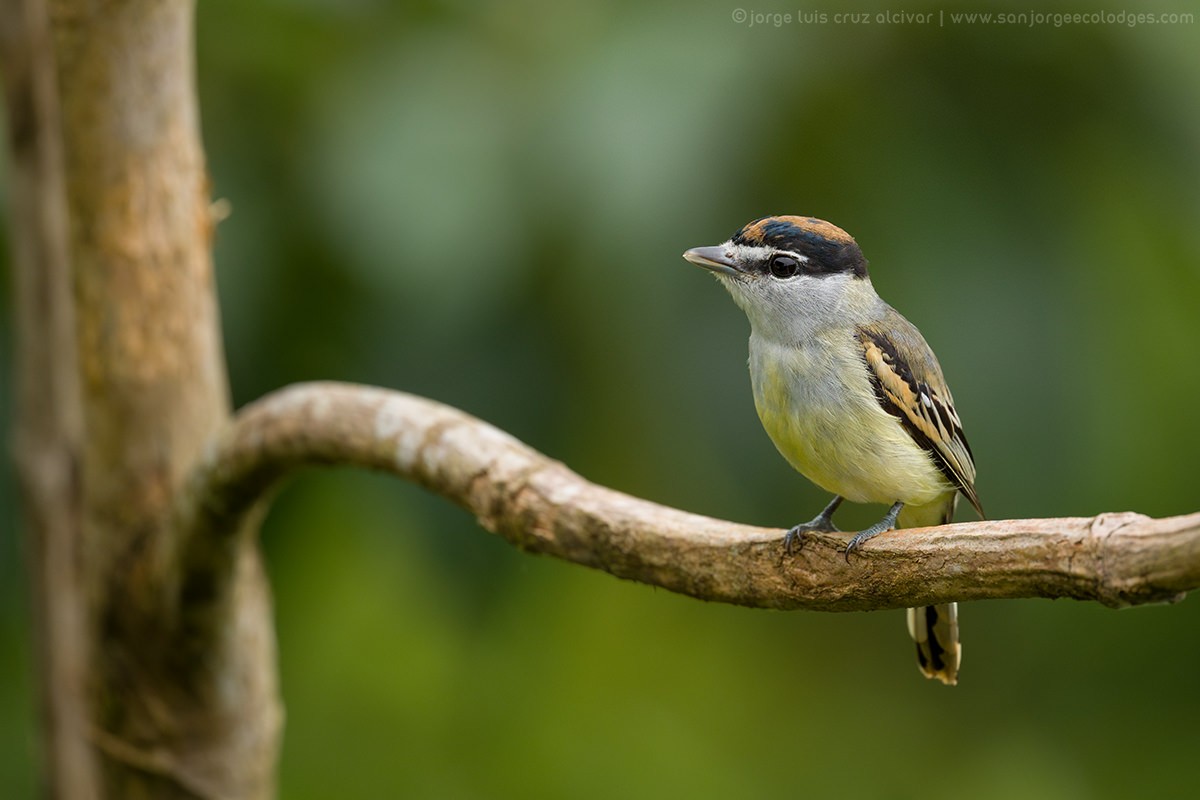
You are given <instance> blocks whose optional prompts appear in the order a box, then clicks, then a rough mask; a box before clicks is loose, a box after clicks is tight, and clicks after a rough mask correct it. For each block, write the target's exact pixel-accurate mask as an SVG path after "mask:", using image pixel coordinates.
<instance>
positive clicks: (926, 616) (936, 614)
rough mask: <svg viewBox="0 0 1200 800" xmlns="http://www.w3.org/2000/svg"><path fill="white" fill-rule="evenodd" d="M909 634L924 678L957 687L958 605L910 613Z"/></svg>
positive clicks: (948, 604) (960, 653) (959, 648)
mask: <svg viewBox="0 0 1200 800" xmlns="http://www.w3.org/2000/svg"><path fill="white" fill-rule="evenodd" d="M908 633H909V635H910V636H912V638H913V641H914V642H916V643H917V664H918V665H919V666H920V668H921V672H923V673H924V674H925V677H926V678H937V679H938V680H939V681H941V682H942V683H944V684H946V685H948V686H953V685H954V684H956V683H958V666H959V664H960V663H961V662H962V644H961V643H960V642H959V641H958V603H947V604H945V605H938V606H925V607H924V608H910V609H908Z"/></svg>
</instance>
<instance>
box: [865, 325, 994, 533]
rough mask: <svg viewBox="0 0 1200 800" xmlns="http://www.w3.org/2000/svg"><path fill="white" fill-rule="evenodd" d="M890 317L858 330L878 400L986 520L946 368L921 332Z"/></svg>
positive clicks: (968, 448) (969, 451)
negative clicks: (938, 361) (946, 376)
mask: <svg viewBox="0 0 1200 800" xmlns="http://www.w3.org/2000/svg"><path fill="white" fill-rule="evenodd" d="M888 312H889V313H888V314H887V316H885V318H884V319H883V320H881V321H880V322H878V323H873V324H869V325H864V326H861V327H860V328H859V329H858V337H859V342H860V343H861V344H862V347H863V357H864V359H865V361H866V364H867V374H868V375H869V376H870V379H871V385H872V387H873V388H874V389H875V397H876V398H877V399H878V400H879V405H880V406H882V407H883V410H884V411H886V412H888V413H889V414H891V415H892V416H894V417H897V418H898V419H899V420H900V423H901V424H902V425H903V426H904V429H905V430H906V431H908V433H909V435H911V436H912V438H913V440H914V441H915V442H916V443H917V444H918V445H920V446H921V447H922V448H924V449H925V450H926V451H927V452H928V453H929V454H930V455H932V456H933V459H934V462H935V463H936V464H937V465H938V468H939V469H940V470H941V471H942V474H943V475H945V476H946V478H947V480H949V481H950V482H951V483H952V484H954V485H955V486H957V487H958V489H959V491H961V492H962V493H963V496H964V497H966V498H967V500H969V501H970V502H971V505H972V506H974V507H975V510H976V511H978V512H979V516H981V517H982V516H983V515H984V514H983V507H982V506H981V505H980V504H979V496H978V495H977V494H976V493H975V458H974V456H972V455H971V446H970V445H969V444H967V437H966V436H965V435H964V434H963V429H962V421H961V420H960V419H959V418H958V412H957V411H955V410H954V400H953V398H952V397H951V396H950V389H949V387H947V386H946V381H945V379H944V378H943V377H942V370H941V367H939V366H938V363H937V359H936V358H935V357H934V355H933V351H932V350H930V349H929V345H927V344H926V343H925V339H924V338H923V337H922V336H921V333H920V331H918V330H917V329H916V327H914V326H913V324H912V323H911V322H909V321H908V320H906V319H905V318H904V317H903V316H901V315H900V313H899V312H897V311H895V310H894V309H891V308H889V309H888Z"/></svg>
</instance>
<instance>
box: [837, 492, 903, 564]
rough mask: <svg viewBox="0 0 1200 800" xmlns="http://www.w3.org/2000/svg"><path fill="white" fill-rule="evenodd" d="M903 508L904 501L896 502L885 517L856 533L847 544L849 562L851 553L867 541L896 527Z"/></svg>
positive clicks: (847, 559)
mask: <svg viewBox="0 0 1200 800" xmlns="http://www.w3.org/2000/svg"><path fill="white" fill-rule="evenodd" d="M902 508H904V503H900V502H897V503H895V504H894V505H893V506H892V507H891V508H890V509H888V513H887V514H886V515H884V517H883V519H881V520H879V522H876V523H875V524H874V525H872V526H871V527H869V528H865V529H864V530H862V531H860V532H858V533H856V534H855V535H854V538H853V539H851V540H850V542H849V544H847V545H846V561H847V563H848V562H849V561H850V554H851V553H853V552H855V551H857V550H858V548H860V547H862V546H863V545H864V544H865V543H866V542H867V541H869V540H871V539H874V538H875V537H876V536H878V535H879V534H881V533H887V532H888V531H890V530H893V529H895V527H896V517H897V516H899V515H900V509H902Z"/></svg>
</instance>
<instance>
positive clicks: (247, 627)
mask: <svg viewBox="0 0 1200 800" xmlns="http://www.w3.org/2000/svg"><path fill="white" fill-rule="evenodd" d="M7 5H8V7H7V8H6V9H5V10H4V20H5V21H4V25H5V29H4V36H3V39H4V43H5V46H4V56H5V63H4V74H5V77H6V84H7V92H8V99H9V108H10V120H11V131H10V139H11V143H12V155H13V159H12V160H13V172H14V189H15V191H14V219H13V221H14V230H13V236H14V240H15V253H14V255H15V258H14V272H15V275H16V279H15V280H16V294H17V306H18V308H19V309H20V312H19V313H20V316H19V318H18V320H17V338H18V343H17V356H18V366H17V369H18V375H17V380H18V383H19V386H20V388H19V391H18V399H19V410H18V423H17V431H18V434H17V435H16V437H15V442H14V447H15V450H16V453H17V458H18V462H19V470H20V473H21V475H22V482H23V494H24V502H25V505H26V511H27V518H28V520H29V525H30V535H31V540H32V542H33V546H31V548H30V555H31V559H32V562H33V564H32V570H31V572H32V574H33V575H34V576H35V580H34V583H33V587H32V588H33V592H34V595H35V597H34V603H33V605H34V607H35V608H36V609H37V612H38V620H37V623H36V624H37V626H38V628H39V630H40V631H41V633H40V634H39V637H40V638H39V647H38V653H39V657H40V659H41V667H42V669H41V673H42V676H43V703H42V705H43V714H44V718H45V720H46V723H47V724H46V748H45V750H46V754H47V763H46V772H47V775H48V777H49V783H50V787H49V789H50V794H51V795H53V796H59V797H70V798H88V797H97V798H100V797H114V798H116V797H120V798H126V797H222V798H235V797H236V798H243V797H246V798H249V797H267V796H270V795H271V794H272V793H273V780H274V779H273V771H274V765H275V760H276V752H277V749H278V737H279V729H280V720H281V713H280V710H279V704H278V700H277V692H276V675H275V645H274V634H273V631H272V626H271V614H270V602H269V592H268V589H267V585H266V581H265V580H264V577H263V574H262V570H261V566H260V563H259V557H258V553H257V549H256V545H255V543H254V538H253V537H252V536H249V535H243V536H237V537H232V539H233V541H234V545H233V547H234V548H235V564H236V566H235V568H234V570H233V572H232V577H231V579H230V580H229V581H228V586H227V587H223V591H224V592H226V593H227V594H228V597H229V598H230V602H227V603H223V604H219V605H218V606H217V607H218V609H219V610H220V612H221V613H222V617H221V618H220V619H216V620H212V621H211V623H212V624H210V625H208V626H207V627H205V628H203V630H204V631H205V632H206V634H207V635H208V638H207V639H205V640H203V641H198V640H196V637H195V635H194V634H195V630H196V628H195V626H194V625H189V624H187V623H188V621H187V619H186V615H184V614H181V613H179V609H180V608H182V607H185V606H186V605H187V603H188V602H190V601H191V600H192V599H195V598H194V595H195V594H196V593H201V594H203V593H204V592H206V591H215V589H214V588H213V587H205V586H198V585H194V584H193V585H189V586H187V587H186V589H187V591H188V592H191V593H192V595H193V596H191V597H183V596H181V592H182V590H183V588H184V587H180V586H179V585H178V583H177V582H176V581H175V580H174V579H173V570H172V563H173V559H174V553H175V550H176V548H177V544H178V542H177V534H176V531H175V526H174V524H173V522H172V505H173V502H174V499H175V497H176V495H177V493H178V491H179V489H180V487H181V485H182V484H183V482H184V479H185V477H186V475H187V472H188V470H189V469H190V468H191V466H192V465H193V464H194V463H195V462H196V461H197V459H198V457H199V455H200V452H201V449H202V448H203V446H204V444H205V442H206V441H207V440H208V439H209V437H211V436H212V435H213V433H214V432H215V431H216V430H217V429H218V428H220V427H221V426H222V425H223V424H224V423H226V421H227V420H228V417H229V399H228V389H227V384H226V377H225V373H224V362H223V355H222V348H221V343H220V329H219V320H218V315H217V307H216V301H215V294H214V290H213V275H212V260H211V239H212V232H213V218H212V215H211V213H210V204H209V197H208V180H207V176H206V174H205V167H204V155H203V150H202V147H201V144H200V136H199V124H198V113H197V108H196V98H195V88H194V74H193V46H192V39H193V31H192V28H193V19H192V4H191V3H190V2H186V1H185V0H165V1H164V0H116V2H109V3H92V2H87V1H86V0H60V1H59V2H55V3H53V4H52V5H51V7H50V9H49V12H47V10H46V8H45V7H44V6H43V5H42V4H41V3H40V2H37V0H24V2H22V1H21V0H14V1H10V2H9V3H8V4H7Z"/></svg>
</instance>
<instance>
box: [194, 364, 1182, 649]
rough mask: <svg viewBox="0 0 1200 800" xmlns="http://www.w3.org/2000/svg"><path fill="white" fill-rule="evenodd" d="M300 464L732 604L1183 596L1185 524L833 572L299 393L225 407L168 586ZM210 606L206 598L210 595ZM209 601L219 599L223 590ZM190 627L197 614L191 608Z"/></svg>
mask: <svg viewBox="0 0 1200 800" xmlns="http://www.w3.org/2000/svg"><path fill="white" fill-rule="evenodd" d="M313 464H347V465H355V466H359V467H365V468H369V469H376V470H383V471H386V472H391V473H393V474H395V475H398V476H401V477H403V478H406V479H408V480H412V481H415V482H416V483H419V484H421V485H422V486H425V487H426V488H428V489H431V490H432V491H435V492H437V493H439V494H441V495H443V496H445V497H447V498H448V499H450V500H452V501H454V502H455V503H457V504H459V505H461V506H462V507H464V508H466V509H467V510H468V511H470V512H471V513H473V514H475V515H476V517H478V519H479V522H480V524H481V525H482V526H483V527H485V528H487V529H488V530H490V531H493V532H495V533H499V534H500V535H502V536H504V537H505V538H506V539H508V540H509V541H510V542H512V543H513V544H515V545H516V546H518V547H520V548H522V549H525V550H529V551H532V552H538V553H545V554H548V555H553V556H556V557H558V558H563V559H567V560H569V561H574V562H577V563H580V564H584V565H587V566H589V567H594V568H596V569H601V570H604V571H605V572H609V573H611V574H613V575H616V576H618V577H621V578H628V579H631V580H637V581H641V582H644V583H649V584H653V585H655V586H661V587H663V588H666V589H670V590H671V591H675V592H680V593H683V594H687V595H691V596H693V597H698V598H701V599H704V600H717V601H721V602H726V603H736V604H739V605H747V606H759V607H766V608H783V609H792V608H805V609H813V610H822V611H867V610H873V609H884V608H905V607H911V606H922V605H931V604H935V603H942V602H947V601H951V600H981V599H999V598H1016V597H1073V598H1076V599H1079V600H1096V601H1099V602H1101V603H1104V604H1105V605H1109V606H1125V605H1132V604H1138V603H1152V602H1165V601H1174V600H1178V599H1180V598H1181V597H1182V596H1183V593H1184V592H1186V591H1188V590H1190V589H1193V588H1195V587H1197V586H1200V514H1191V515H1187V516H1181V517H1171V518H1167V519H1150V518H1148V517H1145V516H1142V515H1139V514H1131V513H1116V514H1102V515H1100V516H1097V517H1087V518H1079V517H1076V518H1065V519H1044V520H996V521H985V522H973V523H966V524H958V525H947V526H941V527H937V528H914V529H910V530H904V531H896V532H894V533H891V534H887V535H884V536H880V537H878V538H876V539H873V540H871V541H870V542H869V543H868V544H867V545H865V546H864V547H863V549H862V550H861V551H859V552H858V553H856V554H855V556H853V557H851V558H850V559H849V560H848V561H847V559H846V558H845V555H844V550H845V544H846V541H847V539H848V535H842V534H828V535H811V536H810V537H809V538H808V541H807V543H806V544H805V546H804V548H803V549H802V550H801V551H800V552H799V553H796V554H793V555H792V556H785V555H784V554H783V548H782V542H783V531H780V530H772V529H766V528H754V527H749V526H746V525H739V524H736V523H732V522H723V521H721V520H716V519H711V518H708V517H702V516H698V515H696V514H689V513H686V512H683V511H678V510H675V509H672V508H666V507H664V506H660V505H656V504H654V503H651V502H648V501H645V500H639V499H637V498H634V497H630V496H629V495H625V494H621V493H620V492H616V491H613V490H611V489H607V488H604V487H602V486H597V485H594V484H592V483H589V482H588V481H586V480H584V479H583V478H581V477H579V476H578V475H576V474H575V473H573V472H571V471H570V470H569V469H567V468H566V467H565V466H563V465H562V464H560V463H559V462H557V461H554V460H552V459H549V458H547V457H546V456H544V455H542V454H540V453H538V452H537V451H535V450H533V449H531V448H529V447H528V446H526V445H524V444H522V443H521V442H519V441H517V440H516V439H514V438H512V437H511V436H509V435H508V434H506V433H504V432H503V431H500V430H497V429H496V428H494V427H492V426H490V425H488V424H487V423H484V422H481V421H480V420H478V419H475V418H473V417H471V416H469V415H468V414H465V413H463V412H461V411H458V410H456V409H453V408H450V407H448V406H444V405H441V404H439V403H435V402H433V401H430V400H425V399H422V398H419V397H413V396H411V395H407V394H403V393H400V392H393V391H387V390H383V389H375V388H369V387H364V386H352V385H347V384H336V383H314V384H301V385H296V386H292V387H289V388H287V389H283V390H281V391H279V392H276V393H274V394H272V395H269V396H267V397H265V398H263V399H261V400H259V401H258V402H256V403H254V404H252V405H250V406H248V407H246V408H245V409H243V410H242V411H241V412H240V413H239V414H238V415H237V417H236V418H235V420H234V422H233V423H232V424H231V425H230V426H229V427H228V428H226V430H225V431H224V432H223V433H222V435H221V437H220V438H219V439H218V440H217V442H216V445H215V446H214V447H213V448H212V449H210V450H209V451H208V452H207V454H206V456H205V459H204V461H203V462H202V464H201V465H200V467H199V470H198V472H197V474H196V475H195V477H194V478H193V480H192V481H191V482H190V484H189V486H188V489H187V491H186V492H185V493H184V494H182V495H181V506H180V520H181V522H180V524H181V527H182V528H183V530H184V531H185V533H184V534H183V537H184V541H185V543H186V545H185V546H186V550H185V553H186V555H185V557H184V558H183V559H182V564H183V565H184V569H185V570H186V574H185V576H184V578H183V581H184V583H185V585H186V584H198V585H203V586H214V585H217V584H219V583H220V581H221V580H222V577H221V576H223V575H226V574H228V571H229V570H228V567H227V565H226V563H225V560H226V558H227V554H228V553H230V552H236V548H230V547H223V546H221V545H220V542H221V541H222V539H223V538H227V537H228V535H229V533H228V532H231V531H236V530H238V529H239V525H238V522H239V520H241V519H242V518H244V516H245V515H247V514H248V513H251V512H252V511H253V510H255V509H256V508H257V507H258V502H259V500H260V499H261V498H262V497H263V496H264V495H265V494H266V493H267V492H268V491H269V489H270V488H271V487H272V486H273V485H274V484H275V483H276V482H277V481H278V480H280V479H281V478H282V477H284V476H286V475H287V474H288V473H290V472H292V471H293V470H295V469H297V468H300V467H304V466H308V465H313ZM222 594H223V592H220V591H217V592H214V593H213V594H212V596H213V597H220V596H221V595H222ZM225 594H227V592H226V593H225ZM189 613H191V614H193V615H195V620H196V621H197V625H198V626H199V627H200V628H203V626H204V624H205V623H204V619H205V618H206V616H211V617H212V618H219V614H213V615H206V614H205V613H204V611H203V609H202V608H200V607H199V606H192V607H191V608H190V609H189Z"/></svg>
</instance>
